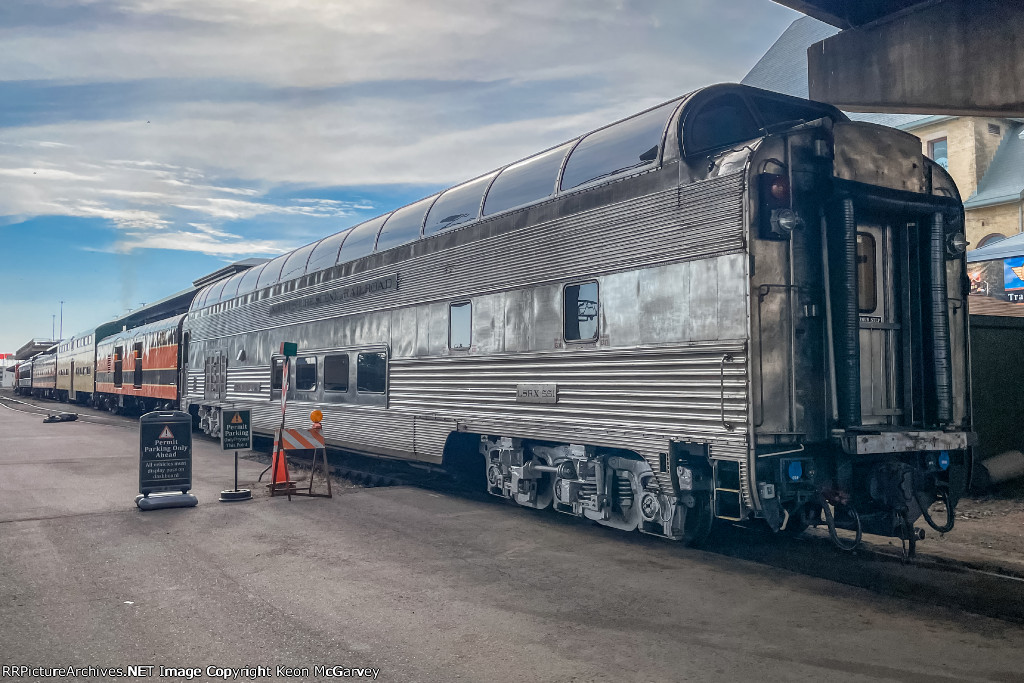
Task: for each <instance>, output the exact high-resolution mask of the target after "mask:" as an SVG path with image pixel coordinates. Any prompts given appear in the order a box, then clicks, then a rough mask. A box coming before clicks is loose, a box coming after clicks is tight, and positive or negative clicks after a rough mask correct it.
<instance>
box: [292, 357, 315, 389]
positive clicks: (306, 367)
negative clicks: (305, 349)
mask: <svg viewBox="0 0 1024 683" xmlns="http://www.w3.org/2000/svg"><path fill="white" fill-rule="evenodd" d="M315 390H316V356H305V357H300V358H296V359H295V391H315Z"/></svg>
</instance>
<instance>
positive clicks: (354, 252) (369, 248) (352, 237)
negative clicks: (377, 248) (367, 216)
mask: <svg viewBox="0 0 1024 683" xmlns="http://www.w3.org/2000/svg"><path fill="white" fill-rule="evenodd" d="M390 215H391V214H390V213H388V214H384V215H383V216H377V217H376V218H373V219H371V220H368V221H366V222H365V223H360V224H359V225H357V226H356V227H354V228H352V230H351V232H350V233H349V235H348V237H346V238H345V241H344V242H342V243H341V251H339V252H338V263H343V262H345V261H351V260H353V259H357V258H360V257H361V256H366V255H367V254H372V253H373V245H374V243H375V242H376V241H377V233H378V232H380V226H382V225H384V221H386V220H387V219H388V216H390Z"/></svg>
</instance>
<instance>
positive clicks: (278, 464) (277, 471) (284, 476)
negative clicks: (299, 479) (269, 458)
mask: <svg viewBox="0 0 1024 683" xmlns="http://www.w3.org/2000/svg"><path fill="white" fill-rule="evenodd" d="M270 483H271V485H274V484H287V483H288V460H287V458H285V456H284V450H283V449H278V448H275V449H274V464H273V465H272V466H271V468H270Z"/></svg>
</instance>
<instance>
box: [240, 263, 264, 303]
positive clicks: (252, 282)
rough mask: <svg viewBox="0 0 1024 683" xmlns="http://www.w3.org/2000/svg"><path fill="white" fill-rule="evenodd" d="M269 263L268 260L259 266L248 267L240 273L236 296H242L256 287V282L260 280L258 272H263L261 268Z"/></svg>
mask: <svg viewBox="0 0 1024 683" xmlns="http://www.w3.org/2000/svg"><path fill="white" fill-rule="evenodd" d="M268 265H270V263H269V262H267V263H264V264H263V265H261V266H256V267H255V268H250V269H249V270H247V271H245V273H243V274H242V281H241V282H239V283H238V292H237V294H236V296H242V295H243V294H248V293H249V292H251V291H253V290H254V289H256V284H257V283H258V282H259V280H260V274H262V273H263V269H264V268H266V267H267V266H268Z"/></svg>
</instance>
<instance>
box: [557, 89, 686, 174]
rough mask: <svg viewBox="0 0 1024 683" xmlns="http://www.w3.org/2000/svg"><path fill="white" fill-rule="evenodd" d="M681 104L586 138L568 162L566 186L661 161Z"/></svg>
mask: <svg viewBox="0 0 1024 683" xmlns="http://www.w3.org/2000/svg"><path fill="white" fill-rule="evenodd" d="M678 104H679V102H678V100H676V101H672V102H668V103H667V104H663V105H661V106H660V107H656V108H655V109H652V110H650V111H648V112H644V113H643V114H638V115H637V116H634V117H632V118H629V119H626V120H625V121H620V122H618V123H615V124H612V125H611V126H608V127H607V128H602V129H601V130H598V131H594V132H593V133H591V134H590V135H588V136H587V137H585V138H583V140H582V141H581V142H580V144H578V145H576V149H574V150H573V151H572V153H571V154H569V160H568V161H567V162H566V163H565V171H563V172H562V189H563V190H571V189H572V188H574V187H578V186H580V185H583V184H584V183H588V182H590V181H592V180H598V179H599V178H607V177H610V176H613V175H615V174H617V173H622V172H624V171H629V170H633V169H638V168H641V167H643V166H647V165H649V164H653V163H655V162H657V160H658V156H659V153H660V152H661V142H662V137H663V136H664V133H665V128H666V126H667V125H668V119H669V117H670V116H671V115H672V113H673V112H674V111H675V109H676V106H677V105H678Z"/></svg>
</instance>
